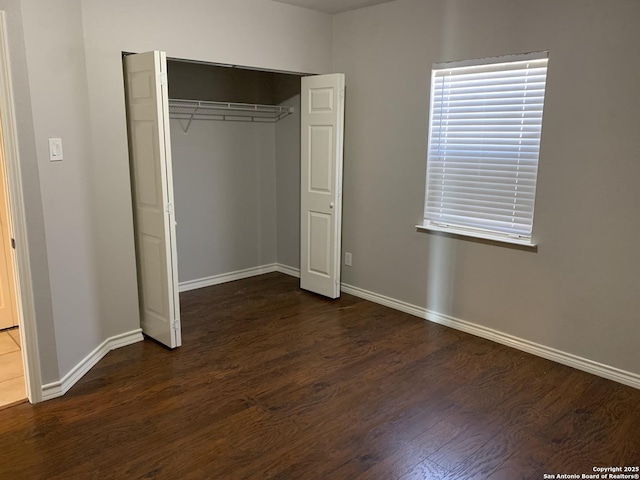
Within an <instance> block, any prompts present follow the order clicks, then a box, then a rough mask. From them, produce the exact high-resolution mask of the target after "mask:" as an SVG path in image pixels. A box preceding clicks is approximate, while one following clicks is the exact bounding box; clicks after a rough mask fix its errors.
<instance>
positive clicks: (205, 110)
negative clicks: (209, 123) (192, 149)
mask: <svg viewBox="0 0 640 480" xmlns="http://www.w3.org/2000/svg"><path fill="white" fill-rule="evenodd" d="M293 111H294V110H293V107H290V106H282V105H261V104H257V103H234V102H214V101H206V100H184V99H175V98H170V99H169V114H170V115H172V116H173V118H179V119H185V120H187V125H186V127H184V128H183V130H184V133H185V134H186V133H187V132H188V131H189V127H190V126H191V122H192V121H193V119H194V118H196V119H203V120H223V121H236V122H238V121H242V122H277V121H278V120H280V119H282V118H284V117H286V116H288V115H291V114H292V113H293Z"/></svg>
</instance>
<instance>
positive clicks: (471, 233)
mask: <svg viewBox="0 0 640 480" xmlns="http://www.w3.org/2000/svg"><path fill="white" fill-rule="evenodd" d="M425 223H426V225H416V228H417V229H418V230H422V231H424V232H441V233H448V234H449V235H458V236H462V237H472V238H481V239H483V240H491V241H492V242H502V243H511V244H513V245H522V246H523V247H531V248H535V247H537V246H538V244H537V243H533V242H532V241H531V237H520V236H518V237H515V236H510V235H507V234H504V235H499V234H497V233H491V232H487V231H483V230H480V229H474V228H465V227H454V226H451V225H446V226H444V225H443V226H440V225H436V224H434V223H432V222H429V221H428V220H425Z"/></svg>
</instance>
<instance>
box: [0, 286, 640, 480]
mask: <svg viewBox="0 0 640 480" xmlns="http://www.w3.org/2000/svg"><path fill="white" fill-rule="evenodd" d="M181 302H182V322H183V323H182V326H183V342H184V346H183V347H181V348H179V349H177V350H176V351H173V352H172V351H168V350H166V349H164V348H163V347H161V346H159V345H157V344H155V343H154V342H152V341H145V342H142V343H139V344H136V345H132V346H129V347H125V348H122V349H120V350H116V351H114V352H111V353H109V354H108V355H107V356H106V357H105V358H104V359H103V360H102V361H101V362H100V363H99V364H98V365H96V367H94V368H93V369H92V370H91V371H90V372H89V373H88V374H87V375H86V376H85V377H84V378H83V379H82V380H80V382H78V384H77V385H76V386H75V387H73V388H72V389H71V391H70V392H69V393H68V394H67V395H66V396H64V397H62V398H59V399H56V400H52V401H49V402H45V403H43V404H39V405H36V406H32V405H29V404H22V405H17V406H15V407H12V408H10V409H7V410H4V411H0V479H12V480H13V479H15V480H20V479H30V480H32V479H65V480H68V479H82V480H84V479H96V480H97V479H100V480H104V479H127V480H128V479H198V480H199V479H216V480H217V479H231V480H233V479H305V480H312V479H337V480H341V479H347V480H351V479H359V480H364V479H398V480H410V479H411V480H412V479H452V480H453V479H491V480H498V479H508V480H515V479H537V478H540V479H541V478H543V474H544V473H550V474H557V473H569V474H582V473H592V468H593V467H594V466H624V465H640V391H639V390H635V389H632V388H630V387H625V386H623V385H619V384H617V383H614V382H610V381H608V380H604V379H601V378H598V377H595V376H592V375H589V374H587V373H583V372H580V371H577V370H573V369H571V368H568V367H564V366H562V365H559V364H556V363H553V362H550V361H547V360H543V359H540V358H537V357H534V356H531V355H528V354H525V353H522V352H519V351H517V350H513V349H510V348H507V347H504V346H501V345H498V344H495V343H492V342H489V341H486V340H483V339H479V338H476V337H473V336H470V335H467V334H464V333H461V332H457V331H455V330H451V329H448V328H446V327H442V326H440V325H436V324H432V323H429V322H426V321H424V320H421V319H418V318H416V317H412V316H410V315H406V314H403V313H399V312H397V311H394V310H391V309H388V308H385V307H382V306H379V305H376V304H373V303H370V302H367V301H364V300H360V299H358V298H355V297H352V296H350V295H343V296H342V298H341V299H339V300H336V301H331V300H325V299H323V298H321V297H318V296H315V295H313V294H310V293H307V292H303V291H300V290H299V289H298V286H297V280H296V279H294V278H291V277H287V276H285V275H282V274H268V275H263V276H260V277H254V278H250V279H247V280H242V281H238V282H232V283H228V284H224V285H219V286H215V287H210V288H206V289H201V290H196V291H192V292H188V293H185V294H182V295H181Z"/></svg>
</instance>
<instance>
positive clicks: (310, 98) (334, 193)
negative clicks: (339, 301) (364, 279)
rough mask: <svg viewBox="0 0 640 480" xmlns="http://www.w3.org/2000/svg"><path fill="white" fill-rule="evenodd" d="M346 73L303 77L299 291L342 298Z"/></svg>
mask: <svg viewBox="0 0 640 480" xmlns="http://www.w3.org/2000/svg"><path fill="white" fill-rule="evenodd" d="M344 84H345V79H344V74H342V73H333V74H330V75H316V76H312V77H304V78H303V79H302V99H301V112H302V120H301V189H300V193H301V195H300V197H301V198H300V204H301V205H300V206H301V219H300V287H301V288H303V289H305V290H310V291H312V292H315V293H319V294H321V295H324V296H327V297H330V298H338V297H339V296H340V258H341V235H342V148H343V137H344Z"/></svg>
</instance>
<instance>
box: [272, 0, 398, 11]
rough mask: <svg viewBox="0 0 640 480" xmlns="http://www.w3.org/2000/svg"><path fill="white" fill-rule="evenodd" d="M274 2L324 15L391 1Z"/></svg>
mask: <svg viewBox="0 0 640 480" xmlns="http://www.w3.org/2000/svg"><path fill="white" fill-rule="evenodd" d="M273 1H274V2H280V3H288V4H289V5H297V6H298V7H304V8H310V9H312V10H317V11H319V12H324V13H330V14H334V13H341V12H346V11H347V10H355V9H356V8H363V7H370V6H371V5H378V4H379V3H386V2H392V1H393V0H273Z"/></svg>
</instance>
